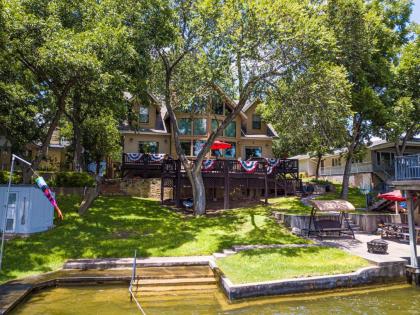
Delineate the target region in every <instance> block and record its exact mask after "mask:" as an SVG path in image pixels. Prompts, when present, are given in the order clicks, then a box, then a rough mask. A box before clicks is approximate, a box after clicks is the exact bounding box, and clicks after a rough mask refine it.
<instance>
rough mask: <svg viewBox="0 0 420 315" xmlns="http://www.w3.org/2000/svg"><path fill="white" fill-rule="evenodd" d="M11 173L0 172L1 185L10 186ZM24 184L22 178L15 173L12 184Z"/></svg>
mask: <svg viewBox="0 0 420 315" xmlns="http://www.w3.org/2000/svg"><path fill="white" fill-rule="evenodd" d="M9 176H10V172H9V171H0V184H8V183H9ZM21 182H22V176H21V175H20V174H19V173H15V172H14V173H13V177H12V183H13V184H19V183H21Z"/></svg>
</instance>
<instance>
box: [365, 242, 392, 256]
mask: <svg viewBox="0 0 420 315" xmlns="http://www.w3.org/2000/svg"><path fill="white" fill-rule="evenodd" d="M367 248H368V252H369V253H373V254H386V252H387V250H388V243H387V242H385V241H384V240H381V239H377V240H372V241H370V242H367Z"/></svg>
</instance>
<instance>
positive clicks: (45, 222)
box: [0, 185, 54, 235]
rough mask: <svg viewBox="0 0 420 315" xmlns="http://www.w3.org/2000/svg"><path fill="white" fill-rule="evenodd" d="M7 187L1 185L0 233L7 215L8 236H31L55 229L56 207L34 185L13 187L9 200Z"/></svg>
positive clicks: (6, 229)
mask: <svg viewBox="0 0 420 315" xmlns="http://www.w3.org/2000/svg"><path fill="white" fill-rule="evenodd" d="M6 198H7V185H0V210H1V211H0V231H1V230H2V229H3V224H4V220H5V215H6V228H5V231H6V233H7V234H23V235H24V234H31V233H36V232H42V231H46V230H48V229H50V228H52V227H53V220H54V207H53V206H52V205H51V203H50V202H49V200H48V199H47V198H46V197H45V196H44V193H43V192H42V190H41V189H39V188H38V187H36V186H34V185H12V186H11V187H10V194H9V198H8V199H9V200H8V202H6Z"/></svg>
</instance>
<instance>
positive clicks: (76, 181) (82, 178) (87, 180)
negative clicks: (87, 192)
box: [53, 172, 95, 187]
mask: <svg viewBox="0 0 420 315" xmlns="http://www.w3.org/2000/svg"><path fill="white" fill-rule="evenodd" d="M53 182H54V186H56V187H93V186H94V185H95V179H94V178H93V177H92V176H90V175H89V174H88V173H77V172H58V173H56V174H55V178H54V181H53Z"/></svg>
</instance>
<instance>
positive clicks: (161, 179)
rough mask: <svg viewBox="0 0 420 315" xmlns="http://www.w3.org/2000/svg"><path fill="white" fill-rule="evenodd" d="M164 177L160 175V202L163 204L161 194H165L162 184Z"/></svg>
mask: <svg viewBox="0 0 420 315" xmlns="http://www.w3.org/2000/svg"><path fill="white" fill-rule="evenodd" d="M164 180H165V178H164V177H163V176H161V177H160V204H161V205H163V196H164V195H165V192H164V190H165V185H164V184H163V182H164Z"/></svg>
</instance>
